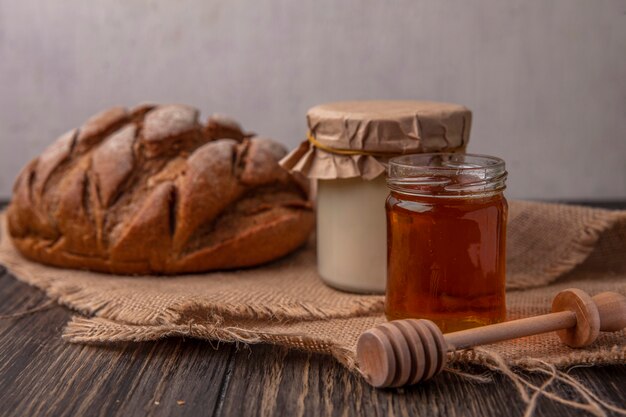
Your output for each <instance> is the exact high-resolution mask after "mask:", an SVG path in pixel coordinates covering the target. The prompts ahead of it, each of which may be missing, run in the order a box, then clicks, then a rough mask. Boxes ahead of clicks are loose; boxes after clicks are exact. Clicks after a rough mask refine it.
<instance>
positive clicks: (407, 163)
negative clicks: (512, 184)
mask: <svg viewBox="0 0 626 417" xmlns="http://www.w3.org/2000/svg"><path fill="white" fill-rule="evenodd" d="M507 176H508V173H507V171H506V164H505V162H504V160H503V159H501V158H498V157H495V156H490V155H483V154H464V153H443V152H440V153H423V154H412V155H403V156H398V157H394V158H391V159H390V160H389V162H388V166H387V186H388V187H389V189H390V190H392V191H396V192H399V193H403V194H410V195H416V196H428V197H479V196H480V197H482V196H486V195H492V194H497V193H501V192H502V191H504V189H505V188H506V179H507Z"/></svg>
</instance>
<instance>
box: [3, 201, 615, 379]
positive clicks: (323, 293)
mask: <svg viewBox="0 0 626 417" xmlns="http://www.w3.org/2000/svg"><path fill="white" fill-rule="evenodd" d="M510 207H511V210H510V220H509V226H508V253H507V256H508V264H507V268H508V278H507V280H508V282H507V285H508V288H509V289H510V291H509V292H508V293H507V304H508V314H509V318H510V319H515V318H520V317H524V316H531V315H536V314H542V313H546V312H549V308H550V304H551V300H552V298H553V296H554V295H555V294H556V293H557V292H558V291H560V290H562V289H565V288H568V287H578V288H581V289H583V290H585V291H588V292H589V293H591V294H596V293H598V292H602V291H607V290H611V291H617V292H621V293H623V294H626V211H607V210H600V209H592V208H586V207H577V206H566V205H555V204H543V203H530V202H512V203H511V204H510ZM0 220H2V222H1V224H2V231H1V232H2V233H1V241H0V264H3V265H5V266H6V267H7V268H8V269H9V270H10V271H11V272H12V273H13V275H15V276H16V277H17V278H18V279H19V280H21V281H24V282H26V283H28V284H31V285H33V286H35V287H38V288H40V289H42V290H44V291H45V292H46V293H47V294H48V296H49V297H51V298H52V299H54V300H56V301H58V302H59V303H61V304H64V305H66V306H68V307H69V308H71V309H73V310H75V311H77V312H79V313H80V315H77V316H75V317H74V318H73V319H72V320H71V321H70V322H69V323H68V325H67V327H66V328H65V330H64V334H63V337H64V338H65V339H66V340H68V341H70V342H76V343H106V342H121V341H147V340H156V339H159V338H163V337H168V336H186V337H196V338H200V339H208V340H219V341H228V342H245V343H260V342H265V343H273V344H277V345H283V346H288V347H292V348H298V349H304V350H307V351H312V352H320V353H325V354H330V355H332V356H334V357H335V358H336V359H337V360H338V361H339V362H340V363H342V364H343V365H345V366H346V367H348V368H350V369H356V363H355V344H356V340H357V337H358V336H359V334H360V333H361V332H362V331H364V330H366V329H368V328H370V327H372V326H374V325H376V324H378V323H381V322H383V321H384V320H385V319H384V316H383V314H382V312H383V297H382V296H367V295H354V294H348V293H343V292H339V291H335V290H333V289H331V288H329V287H327V286H325V285H324V284H323V283H322V282H321V281H320V279H319V277H318V276H317V273H316V266H315V250H314V245H313V244H312V243H310V244H309V245H307V246H306V247H305V248H303V249H301V250H299V251H297V252H296V253H294V254H292V255H290V256H288V257H287V258H284V259H282V260H280V261H277V262H274V263H272V264H269V265H266V266H263V267H260V268H253V269H247V270H241V271H234V272H217V273H207V274H199V275H185V276H177V277H152V276H145V277H122V276H110V275H103V274H98V273H93V272H85V271H73V270H64V269H56V268H52V267H47V266H43V265H39V264H36V263H33V262H30V261H27V260H25V259H24V258H22V257H21V256H20V255H19V254H18V253H17V252H16V250H15V249H14V248H13V246H12V244H11V242H10V239H9V238H8V237H7V233H6V232H5V231H6V224H5V223H6V221H5V218H4V215H2V218H1V219H0ZM624 336H625V332H624V331H620V332H617V333H610V334H602V335H601V336H600V337H599V339H598V340H597V341H596V342H595V343H594V344H593V345H592V346H590V347H588V348H585V349H571V348H568V347H566V346H564V345H562V344H561V343H560V342H559V339H558V338H557V337H556V336H555V335H554V334H547V335H541V336H536V337H528V338H524V339H518V340H515V341H511V342H506V343H500V344H495V345H491V346H488V347H487V348H486V349H480V350H469V351H464V352H459V353H456V354H454V355H453V357H451V358H450V359H451V360H452V363H453V364H455V363H477V364H481V363H482V364H489V363H492V364H493V357H494V356H493V355H492V354H495V355H497V356H496V357H497V358H499V359H498V360H500V361H503V363H505V364H507V365H509V366H511V365H515V366H522V367H523V366H528V367H532V366H535V365H536V363H537V361H538V360H540V361H542V363H544V364H549V365H551V366H552V365H555V366H557V367H564V366H568V365H573V364H583V363H587V364H614V363H624V362H625V359H626V343H625V337H624Z"/></svg>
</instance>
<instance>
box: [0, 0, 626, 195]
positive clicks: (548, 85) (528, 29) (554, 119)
mask: <svg viewBox="0 0 626 417" xmlns="http://www.w3.org/2000/svg"><path fill="white" fill-rule="evenodd" d="M364 98H403V99H429V100H439V101H451V102H458V103H461V104H465V105H467V106H468V107H470V108H471V109H472V110H473V111H474V127H473V131H472V138H471V142H470V148H469V150H470V151H474V152H482V153H489V154H494V155H500V156H502V157H504V158H505V159H506V161H507V162H508V164H509V172H510V182H509V185H510V186H509V196H511V197H516V198H522V197H523V198H543V199H588V198H590V199H619V198H621V199H624V198H626V162H625V160H626V1H611V0H595V1H593V0H551V1H545V0H514V1H511V0H507V1H502V0H473V1H468V0H448V1H439V0H391V1H390V0H297V1H294V0H271V1H270V0H268V1H260V0H259V1H253V0H250V1H243V0H222V1H215V0H212V1H209V0H189V1H186V0H185V1H150V0H102V1H95V0H94V1H82V0H64V1H62V2H61V1H44V0H41V1H38V0H19V1H17V0H0V198H6V197H8V196H9V195H10V190H11V185H12V182H13V179H14V176H15V175H16V174H17V172H18V171H19V169H20V167H21V166H22V165H23V164H24V163H25V162H26V161H27V160H29V159H30V158H32V157H33V156H35V155H37V154H38V153H39V152H40V151H41V150H42V149H43V148H44V147H45V146H46V144H47V143H49V142H50V141H51V140H52V139H53V138H55V137H56V136H57V135H58V134H60V133H62V132H64V131H66V130H68V129H69V128H70V127H74V126H77V125H79V124H80V123H81V122H82V121H83V120H84V119H85V118H87V117H88V116H89V115H91V114H93V113H95V112H97V111H99V110H101V109H103V108H106V107H107V106H111V105H114V104H124V105H132V104H135V103H138V102H141V101H157V102H184V103H190V104H193V105H195V106H197V107H199V108H200V109H202V110H203V112H204V115H207V114H209V113H212V112H222V113H228V114H231V115H233V116H235V117H237V118H238V119H239V120H240V121H241V122H242V123H243V124H244V126H246V127H248V128H250V129H254V130H255V131H256V132H259V133H262V134H264V135H269V136H272V137H274V138H276V139H278V140H280V141H282V142H284V143H285V144H287V145H288V146H289V147H293V146H295V144H296V143H298V142H299V141H300V140H301V139H302V138H303V135H304V133H305V129H306V126H305V119H304V115H305V112H306V110H307V108H309V107H311V106H313V105H315V104H318V103H321V102H327V101H332V100H340V99H364Z"/></svg>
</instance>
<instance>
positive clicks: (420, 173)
mask: <svg viewBox="0 0 626 417" xmlns="http://www.w3.org/2000/svg"><path fill="white" fill-rule="evenodd" d="M505 180H506V171H505V165H504V161H502V160H501V159H499V158H494V157H489V156H483V155H470V154H453V153H448V154H415V155H407V156H402V157H397V158H393V159H391V160H390V162H389V175H388V179H387V184H388V187H389V188H390V194H389V196H388V198H387V203H386V210H387V251H388V253H387V255H388V256H387V290H386V301H385V313H386V316H387V318H388V319H389V320H395V319H404V318H425V319H429V320H432V321H434V322H435V323H436V324H437V325H438V326H439V327H440V328H441V330H442V331H443V332H444V333H445V332H451V331H456V330H462V329H466V328H470V327H475V326H481V325H486V324H491V323H496V322H500V321H503V320H504V319H505V316H506V302H505V245H506V219H507V203H506V199H505V198H504V195H503V191H504V188H505Z"/></svg>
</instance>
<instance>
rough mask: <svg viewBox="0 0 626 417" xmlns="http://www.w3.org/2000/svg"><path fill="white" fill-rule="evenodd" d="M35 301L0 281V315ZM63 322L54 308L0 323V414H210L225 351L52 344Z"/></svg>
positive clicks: (175, 344) (181, 345)
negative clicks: (181, 402)
mask: <svg viewBox="0 0 626 417" xmlns="http://www.w3.org/2000/svg"><path fill="white" fill-rule="evenodd" d="M43 297H44V295H43V293H42V292H40V291H38V290H35V289H34V288H30V287H28V286H26V285H25V284H22V283H20V282H18V281H16V280H15V279H13V278H12V277H10V276H9V275H6V274H4V275H3V276H2V277H1V278H0V300H1V304H0V306H1V307H0V314H3V313H6V312H14V311H23V310H26V309H29V308H31V307H33V306H36V305H38V304H41V303H42V301H43ZM70 315H71V313H70V312H69V311H68V310H66V309H65V308H63V307H60V306H56V307H54V308H51V309H49V310H46V311H44V312H40V313H37V314H33V315H29V316H26V317H23V318H20V319H10V320H0V355H1V359H0V415H2V416H6V417H9V416H41V415H52V416H76V415H94V416H96V415H99V416H111V415H120V416H129V415H149V416H169V415H172V416H197V415H213V412H214V410H215V408H216V407H217V404H218V398H219V395H220V386H221V385H222V384H223V382H224V380H225V378H226V372H227V369H228V366H229V363H231V362H232V352H233V347H232V346H230V345H223V346H220V349H218V350H215V349H214V348H213V347H211V345H210V344H209V343H205V342H201V341H198V340H182V339H173V340H164V341H159V342H156V343H141V344H121V345H115V346H102V347H93V346H81V345H74V344H69V343H65V342H63V341H62V340H61V338H60V335H61V331H62V328H63V326H64V325H65V323H66V322H67V320H68V318H69V317H70ZM179 400H181V401H184V402H185V403H184V404H178V403H177V401H179Z"/></svg>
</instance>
